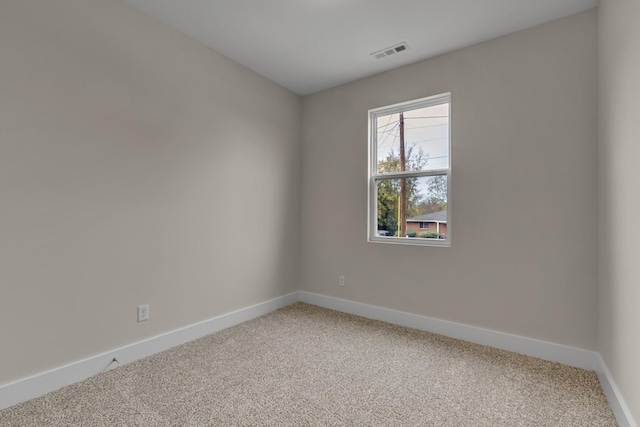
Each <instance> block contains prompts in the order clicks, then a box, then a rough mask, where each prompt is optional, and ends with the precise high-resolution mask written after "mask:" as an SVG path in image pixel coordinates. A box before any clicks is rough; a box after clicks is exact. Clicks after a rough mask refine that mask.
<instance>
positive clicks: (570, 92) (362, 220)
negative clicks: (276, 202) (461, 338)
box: [301, 10, 597, 350]
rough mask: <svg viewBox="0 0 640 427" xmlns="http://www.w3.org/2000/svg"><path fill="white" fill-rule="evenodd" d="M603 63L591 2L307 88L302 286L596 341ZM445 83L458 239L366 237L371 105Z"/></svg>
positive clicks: (556, 337) (544, 336) (536, 333)
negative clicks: (419, 241)
mask: <svg viewBox="0 0 640 427" xmlns="http://www.w3.org/2000/svg"><path fill="white" fill-rule="evenodd" d="M388 59H389V60H393V59H392V58H388ZM385 60H386V59H385ZM596 68H597V34H596V11H595V10H590V11H587V12H584V13H581V14H578V15H574V16H571V17H568V18H564V19H561V20H558V21H554V22H551V23H548V24H545V25H542V26H538V27H535V28H532V29H528V30H525V31H522V32H518V33H515V34H511V35H508V36H505V37H501V38H499V39H495V40H492V41H489V42H486V43H482V44H479V45H476V46H473V47H469V48H466V49H462V50H459V51H456V52H453V53H449V54H446V55H442V56H440V57H437V58H434V59H430V60H426V61H424V62H421V63H417V64H413V65H410V66H406V67H403V68H399V69H396V70H394V71H390V72H386V73H384V74H380V75H376V76H373V77H370V78H366V79H363V80H359V81H357V82H354V83H350V84H347V85H343V86H340V87H337V88H334V89H330V90H326V91H323V92H319V93H317V94H314V95H310V96H307V97H305V98H304V100H303V122H304V126H303V151H302V159H303V161H302V164H303V168H302V170H303V172H302V176H303V183H302V212H301V213H302V235H301V239H302V271H301V277H302V279H301V283H302V289H303V290H305V291H310V292H315V293H319V294H323V295H328V296H335V297H340V298H346V299H349V300H354V301H357V302H362V303H367V304H373V305H378V306H383V307H387V308H392V309H398V310H402V311H406V312H410V313H415V314H420V315H425V316H430V317H435V318H439V319H445V320H451V321H455V322H459V323H464V324H469V325H474V326H479V327H483V328H488V329H493V330H498V331H504V332H509V333H513V334H517V335H522V336H526V337H530V338H537V339H541V340H546V341H550V342H554V343H560V344H565V345H569V346H574V347H579V348H583V349H589V350H595V349H596V335H597V333H596V329H597V248H596V230H597V201H596V199H597V197H596V186H597V171H596V167H597V159H596V145H597V144H596V143H597V141H596V139H597V126H596V116H597V106H596V101H597V89H596V85H597V76H596ZM444 92H451V93H452V119H451V121H452V144H453V145H452V152H453V155H452V164H453V170H452V173H453V176H452V186H453V199H452V200H451V201H450V209H452V215H453V223H452V232H453V238H452V246H451V247H450V248H442V247H416V246H402V245H389V244H380V243H368V242H367V110H368V109H371V108H376V107H381V106H385V105H390V104H394V103H398V102H402V101H408V100H411V99H417V98H421V97H425V96H429V95H435V94H439V93H444ZM339 275H345V276H346V286H345V287H344V288H340V287H338V276H339Z"/></svg>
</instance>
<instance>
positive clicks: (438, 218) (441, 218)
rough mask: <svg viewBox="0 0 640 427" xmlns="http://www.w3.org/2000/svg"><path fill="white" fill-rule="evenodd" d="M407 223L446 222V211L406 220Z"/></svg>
mask: <svg viewBox="0 0 640 427" xmlns="http://www.w3.org/2000/svg"><path fill="white" fill-rule="evenodd" d="M407 222H445V223H446V222H447V210H446V209H445V210H443V211H440V212H431V213H428V214H424V215H418V216H414V217H413V218H407Z"/></svg>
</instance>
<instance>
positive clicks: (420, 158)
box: [378, 145, 446, 235]
mask: <svg viewBox="0 0 640 427" xmlns="http://www.w3.org/2000/svg"><path fill="white" fill-rule="evenodd" d="M405 157H406V170H421V169H422V168H423V167H424V165H425V164H426V163H427V161H428V160H429V155H428V154H425V153H424V152H423V151H422V149H418V150H417V151H416V150H415V145H413V146H411V147H409V148H408V149H407V151H406V156H405ZM398 171H400V156H399V155H398V154H396V153H394V152H393V151H391V152H390V153H389V154H388V155H387V157H386V158H385V159H384V160H381V161H379V162H378V173H380V174H384V173H393V172H398ZM404 179H405V187H406V194H407V217H408V218H411V217H413V216H417V215H420V214H421V213H424V212H423V211H421V210H420V208H419V205H420V203H421V202H422V195H421V194H420V189H419V188H418V179H417V178H404ZM445 194H446V192H445ZM399 199H400V179H383V180H379V181H378V227H379V228H382V229H385V230H389V231H391V232H392V233H394V235H397V234H398V202H399Z"/></svg>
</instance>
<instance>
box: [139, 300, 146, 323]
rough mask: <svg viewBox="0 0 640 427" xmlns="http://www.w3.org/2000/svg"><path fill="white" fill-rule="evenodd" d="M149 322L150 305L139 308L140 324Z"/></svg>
mask: <svg viewBox="0 0 640 427" xmlns="http://www.w3.org/2000/svg"><path fill="white" fill-rule="evenodd" d="M145 320H149V304H144V305H139V306H138V322H144V321H145Z"/></svg>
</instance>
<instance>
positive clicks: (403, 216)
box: [398, 113, 407, 237]
mask: <svg viewBox="0 0 640 427" xmlns="http://www.w3.org/2000/svg"><path fill="white" fill-rule="evenodd" d="M406 162H407V160H406V158H405V152H404V113H400V172H404V171H405V169H406ZM399 208H400V209H399V212H398V217H399V219H400V221H399V222H400V228H399V230H398V236H399V237H406V235H407V183H406V180H405V179H404V178H400V206H399Z"/></svg>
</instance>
